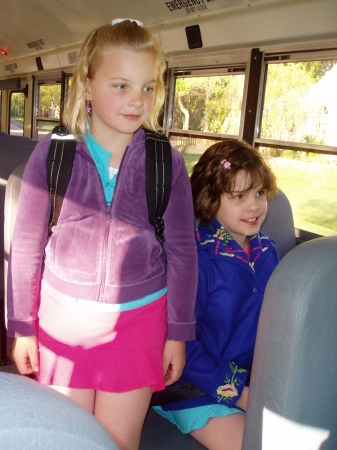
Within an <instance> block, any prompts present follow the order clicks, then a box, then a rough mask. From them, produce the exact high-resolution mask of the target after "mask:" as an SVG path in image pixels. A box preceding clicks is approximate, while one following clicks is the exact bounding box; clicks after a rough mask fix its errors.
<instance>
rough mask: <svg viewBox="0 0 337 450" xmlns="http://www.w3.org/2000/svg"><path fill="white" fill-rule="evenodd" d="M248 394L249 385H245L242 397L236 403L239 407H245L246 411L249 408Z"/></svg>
mask: <svg viewBox="0 0 337 450" xmlns="http://www.w3.org/2000/svg"><path fill="white" fill-rule="evenodd" d="M248 394H249V387H248V386H245V387H244V388H243V391H242V394H241V397H240V398H239V400H238V401H237V402H236V403H235V406H238V407H239V408H241V409H243V410H244V411H246V410H247V403H248Z"/></svg>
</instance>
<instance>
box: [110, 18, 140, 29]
mask: <svg viewBox="0 0 337 450" xmlns="http://www.w3.org/2000/svg"><path fill="white" fill-rule="evenodd" d="M125 20H129V21H130V22H136V24H137V25H139V26H140V27H142V26H143V24H142V22H140V21H139V20H136V19H115V20H113V21H112V22H111V26H112V25H116V23H121V22H124V21H125Z"/></svg>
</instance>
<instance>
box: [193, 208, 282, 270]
mask: <svg viewBox="0 0 337 450" xmlns="http://www.w3.org/2000/svg"><path fill="white" fill-rule="evenodd" d="M196 241H197V247H198V250H207V251H208V252H209V254H210V258H212V259H228V258H231V259H232V260H239V261H242V262H244V263H245V264H249V265H250V266H251V268H252V269H253V270H254V264H255V262H256V261H258V260H259V259H260V257H261V256H262V254H263V253H264V252H265V251H266V250H268V248H269V246H270V243H271V242H273V240H272V239H270V238H268V237H267V236H265V235H264V234H263V233H262V231H259V233H258V234H255V235H253V236H251V237H250V242H249V244H250V258H249V256H248V255H247V253H246V252H245V251H244V250H243V248H242V247H241V246H240V245H239V244H238V243H237V242H236V241H235V239H234V238H233V237H232V236H231V235H230V233H229V232H228V231H227V230H226V228H224V227H223V226H222V225H220V223H219V222H218V221H217V220H216V219H215V218H214V217H212V220H211V222H210V223H209V224H208V225H201V224H199V226H198V228H197V230H196Z"/></svg>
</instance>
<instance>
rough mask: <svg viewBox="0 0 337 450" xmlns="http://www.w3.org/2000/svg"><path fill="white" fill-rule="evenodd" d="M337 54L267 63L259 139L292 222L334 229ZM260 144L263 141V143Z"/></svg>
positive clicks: (332, 231) (321, 229)
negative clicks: (330, 57) (334, 57)
mask: <svg viewBox="0 0 337 450" xmlns="http://www.w3.org/2000/svg"><path fill="white" fill-rule="evenodd" d="M336 94H337V60H335V59H330V60H314V61H306V62H302V61H300V62H286V63H277V64H276V63H267V64H266V79H265V94H264V102H263V106H262V120H261V127H260V129H261V132H260V139H257V142H258V144H259V146H260V148H261V149H262V150H263V152H264V153H265V154H267V155H268V156H269V157H270V163H271V166H272V168H273V170H274V172H275V174H276V176H277V179H278V184H279V187H280V189H281V190H282V191H283V192H284V193H285V194H286V195H287V196H288V198H289V200H290V203H291V205H292V209H293V215H294V221H295V228H299V229H302V230H306V231H309V232H311V233H316V234H320V235H323V236H328V235H333V234H337V202H336V198H337V186H336V181H335V180H336V178H337V134H336V131H335V128H336V125H335V124H336V122H337V102H336V98H337V95H336ZM264 145H267V146H266V147H264Z"/></svg>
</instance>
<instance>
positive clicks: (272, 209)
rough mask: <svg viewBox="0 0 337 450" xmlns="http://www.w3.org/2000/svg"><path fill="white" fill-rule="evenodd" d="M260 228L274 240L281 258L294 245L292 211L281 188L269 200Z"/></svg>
mask: <svg viewBox="0 0 337 450" xmlns="http://www.w3.org/2000/svg"><path fill="white" fill-rule="evenodd" d="M261 230H262V231H263V232H264V233H265V234H266V235H267V236H269V237H271V238H273V239H274V240H275V245H276V248H277V251H278V253H279V255H280V258H281V259H282V258H283V257H284V255H286V254H287V253H288V252H289V250H291V249H292V248H294V247H295V245H296V238H295V228H294V219H293V213H292V210H291V205H290V202H289V200H288V197H287V196H286V195H285V194H284V192H282V191H281V190H279V191H278V193H277V194H276V195H275V196H274V197H272V198H271V199H270V200H269V202H268V212H267V216H266V218H265V220H264V222H263V224H262V227H261Z"/></svg>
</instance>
